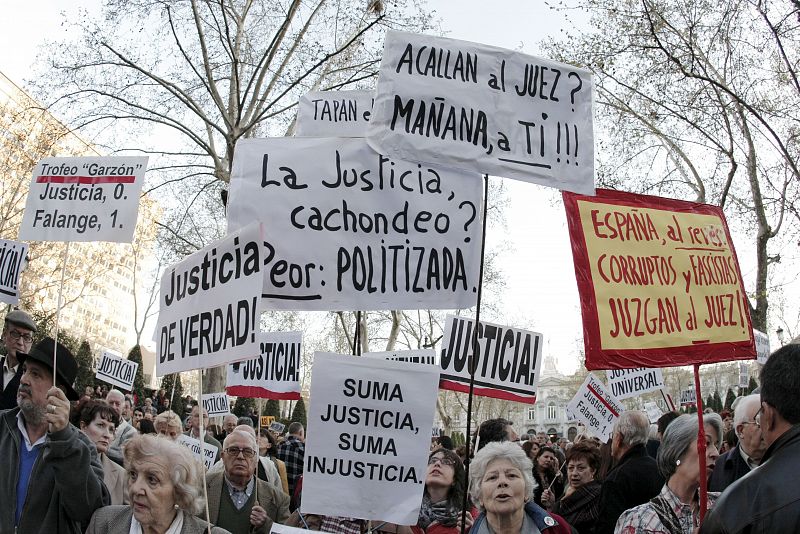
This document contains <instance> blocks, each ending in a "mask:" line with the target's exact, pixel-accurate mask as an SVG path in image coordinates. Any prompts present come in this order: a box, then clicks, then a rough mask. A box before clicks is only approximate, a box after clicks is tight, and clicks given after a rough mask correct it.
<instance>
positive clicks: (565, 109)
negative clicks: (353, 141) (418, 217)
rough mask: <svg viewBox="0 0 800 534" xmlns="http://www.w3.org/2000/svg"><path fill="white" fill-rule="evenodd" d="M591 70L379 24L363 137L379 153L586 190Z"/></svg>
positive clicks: (590, 177)
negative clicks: (374, 81)
mask: <svg viewBox="0 0 800 534" xmlns="http://www.w3.org/2000/svg"><path fill="white" fill-rule="evenodd" d="M593 91H594V89H593V82H592V75H591V73H590V72H589V71H586V70H583V69H578V68H575V67H574V66H571V65H566V64H561V63H556V62H553V61H549V60H546V59H542V58H538V57H534V56H528V55H525V54H521V53H519V52H513V51H511V50H504V49H502V48H497V47H493V46H487V45H483V44H477V43H471V42H467V41H457V40H455V39H446V38H444V37H434V36H431V35H420V34H412V33H404V32H398V31H389V32H387V34H386V41H385V45H384V49H383V59H382V61H381V68H380V72H379V76H378V85H377V89H376V93H375V104H374V107H373V111H372V117H371V118H370V122H369V126H368V128H367V141H368V142H369V144H370V146H372V147H373V148H375V150H377V151H378V152H380V153H382V154H387V155H391V156H393V157H397V158H403V159H408V160H411V161H425V162H432V163H437V164H440V165H448V166H452V167H456V168H460V169H468V170H472V169H477V170H479V171H480V172H482V173H487V174H492V175H495V176H503V177H506V178H514V179H517V180H524V181H526V182H532V183H536V184H540V185H545V186H549V187H556V188H558V189H567V190H570V191H576V192H580V193H586V194H591V193H592V192H593V191H594V134H593V131H592V128H593V126H592V125H593V123H592V99H593V96H592V95H593Z"/></svg>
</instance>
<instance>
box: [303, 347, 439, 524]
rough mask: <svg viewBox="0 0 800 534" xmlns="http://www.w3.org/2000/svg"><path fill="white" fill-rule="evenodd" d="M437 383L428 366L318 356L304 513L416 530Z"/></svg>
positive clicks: (307, 448)
mask: <svg viewBox="0 0 800 534" xmlns="http://www.w3.org/2000/svg"><path fill="white" fill-rule="evenodd" d="M438 379H439V375H438V373H437V370H436V369H435V368H434V367H432V366H429V365H408V364H407V363H403V362H392V361H388V360H379V359H367V358H357V357H353V356H343V355H338V354H326V353H316V354H315V356H314V368H313V373H312V378H311V396H310V398H311V403H310V407H309V415H308V438H307V440H306V453H305V462H304V469H303V500H302V503H301V505H300V507H301V511H302V512H303V513H311V514H321V515H337V516H346V517H359V518H362V519H374V520H381V521H389V522H392V523H397V524H400V525H414V524H416V523H417V520H418V518H419V507H420V504H421V503H422V492H423V488H424V483H425V472H426V463H427V462H426V460H427V456H428V452H429V449H430V435H429V433H428V429H429V428H433V414H434V411H435V408H436V396H437V383H438Z"/></svg>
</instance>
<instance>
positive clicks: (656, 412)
mask: <svg viewBox="0 0 800 534" xmlns="http://www.w3.org/2000/svg"><path fill="white" fill-rule="evenodd" d="M644 411H645V412H647V418H648V419H649V420H650V422H651V423H655V422H657V421H658V419H659V418H660V417H661V416H662V415H664V413H663V412H662V411H661V408H659V407H658V404H656V403H655V402H645V403H644Z"/></svg>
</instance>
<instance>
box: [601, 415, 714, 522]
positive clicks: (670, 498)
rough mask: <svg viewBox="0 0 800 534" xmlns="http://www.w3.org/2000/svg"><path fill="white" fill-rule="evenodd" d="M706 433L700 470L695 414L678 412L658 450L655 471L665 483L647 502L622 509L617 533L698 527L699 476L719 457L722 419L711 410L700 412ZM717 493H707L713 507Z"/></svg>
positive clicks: (707, 473)
mask: <svg viewBox="0 0 800 534" xmlns="http://www.w3.org/2000/svg"><path fill="white" fill-rule="evenodd" d="M703 426H704V429H705V435H706V469H705V471H703V472H700V458H699V455H698V451H697V431H698V421H697V415H696V414H691V415H689V414H686V415H681V416H680V417H678V418H677V419H675V420H674V421H673V422H672V423H671V424H670V425H669V427H668V428H667V430H666V432H664V436H663V439H662V442H661V447H659V449H658V459H657V462H658V470H659V471H660V473H661V474H662V475H663V476H664V478H665V479H666V481H667V482H666V484H664V487H663V488H662V489H661V492H660V493H659V494H658V496H657V497H655V498H654V499H652V500H651V501H650V502H647V503H645V504H641V505H639V506H636V507H635V508H631V509H630V510H627V511H625V512H624V513H623V514H622V515H621V516H620V518H619V520H618V521H617V527H616V532H617V533H618V534H694V533H695V532H696V529H697V527H698V526H700V504H699V502H698V499H699V494H698V492H697V490H698V488H699V487H700V479H701V478H708V476H709V475H710V474H711V471H712V470H713V469H714V462H715V461H716V459H717V457H718V456H719V450H718V447H719V446H720V444H721V442H722V418H721V417H720V416H719V414H716V413H714V412H711V413H707V414H705V415H703ZM718 495H719V494H718V493H713V492H710V493H709V494H708V507H709V509H711V508H713V507H714V502H715V501H716V498H717V496H718Z"/></svg>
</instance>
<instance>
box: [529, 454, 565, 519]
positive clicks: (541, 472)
mask: <svg viewBox="0 0 800 534" xmlns="http://www.w3.org/2000/svg"><path fill="white" fill-rule="evenodd" d="M560 467H561V466H560V465H558V457H557V456H556V451H555V450H554V449H553V448H552V447H547V446H545V447H541V448H540V449H539V452H538V454H537V455H536V460H535V461H534V462H533V478H534V480H536V489H535V490H534V492H533V502H535V503H536V504H538V505H539V506H541V507H542V508H545V509H548V510H549V509H550V508H551V507H552V506H553V504H554V503H555V501H556V499H558V498H560V497H561V495H563V494H564V479H563V478H562V476H561V471H560Z"/></svg>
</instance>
